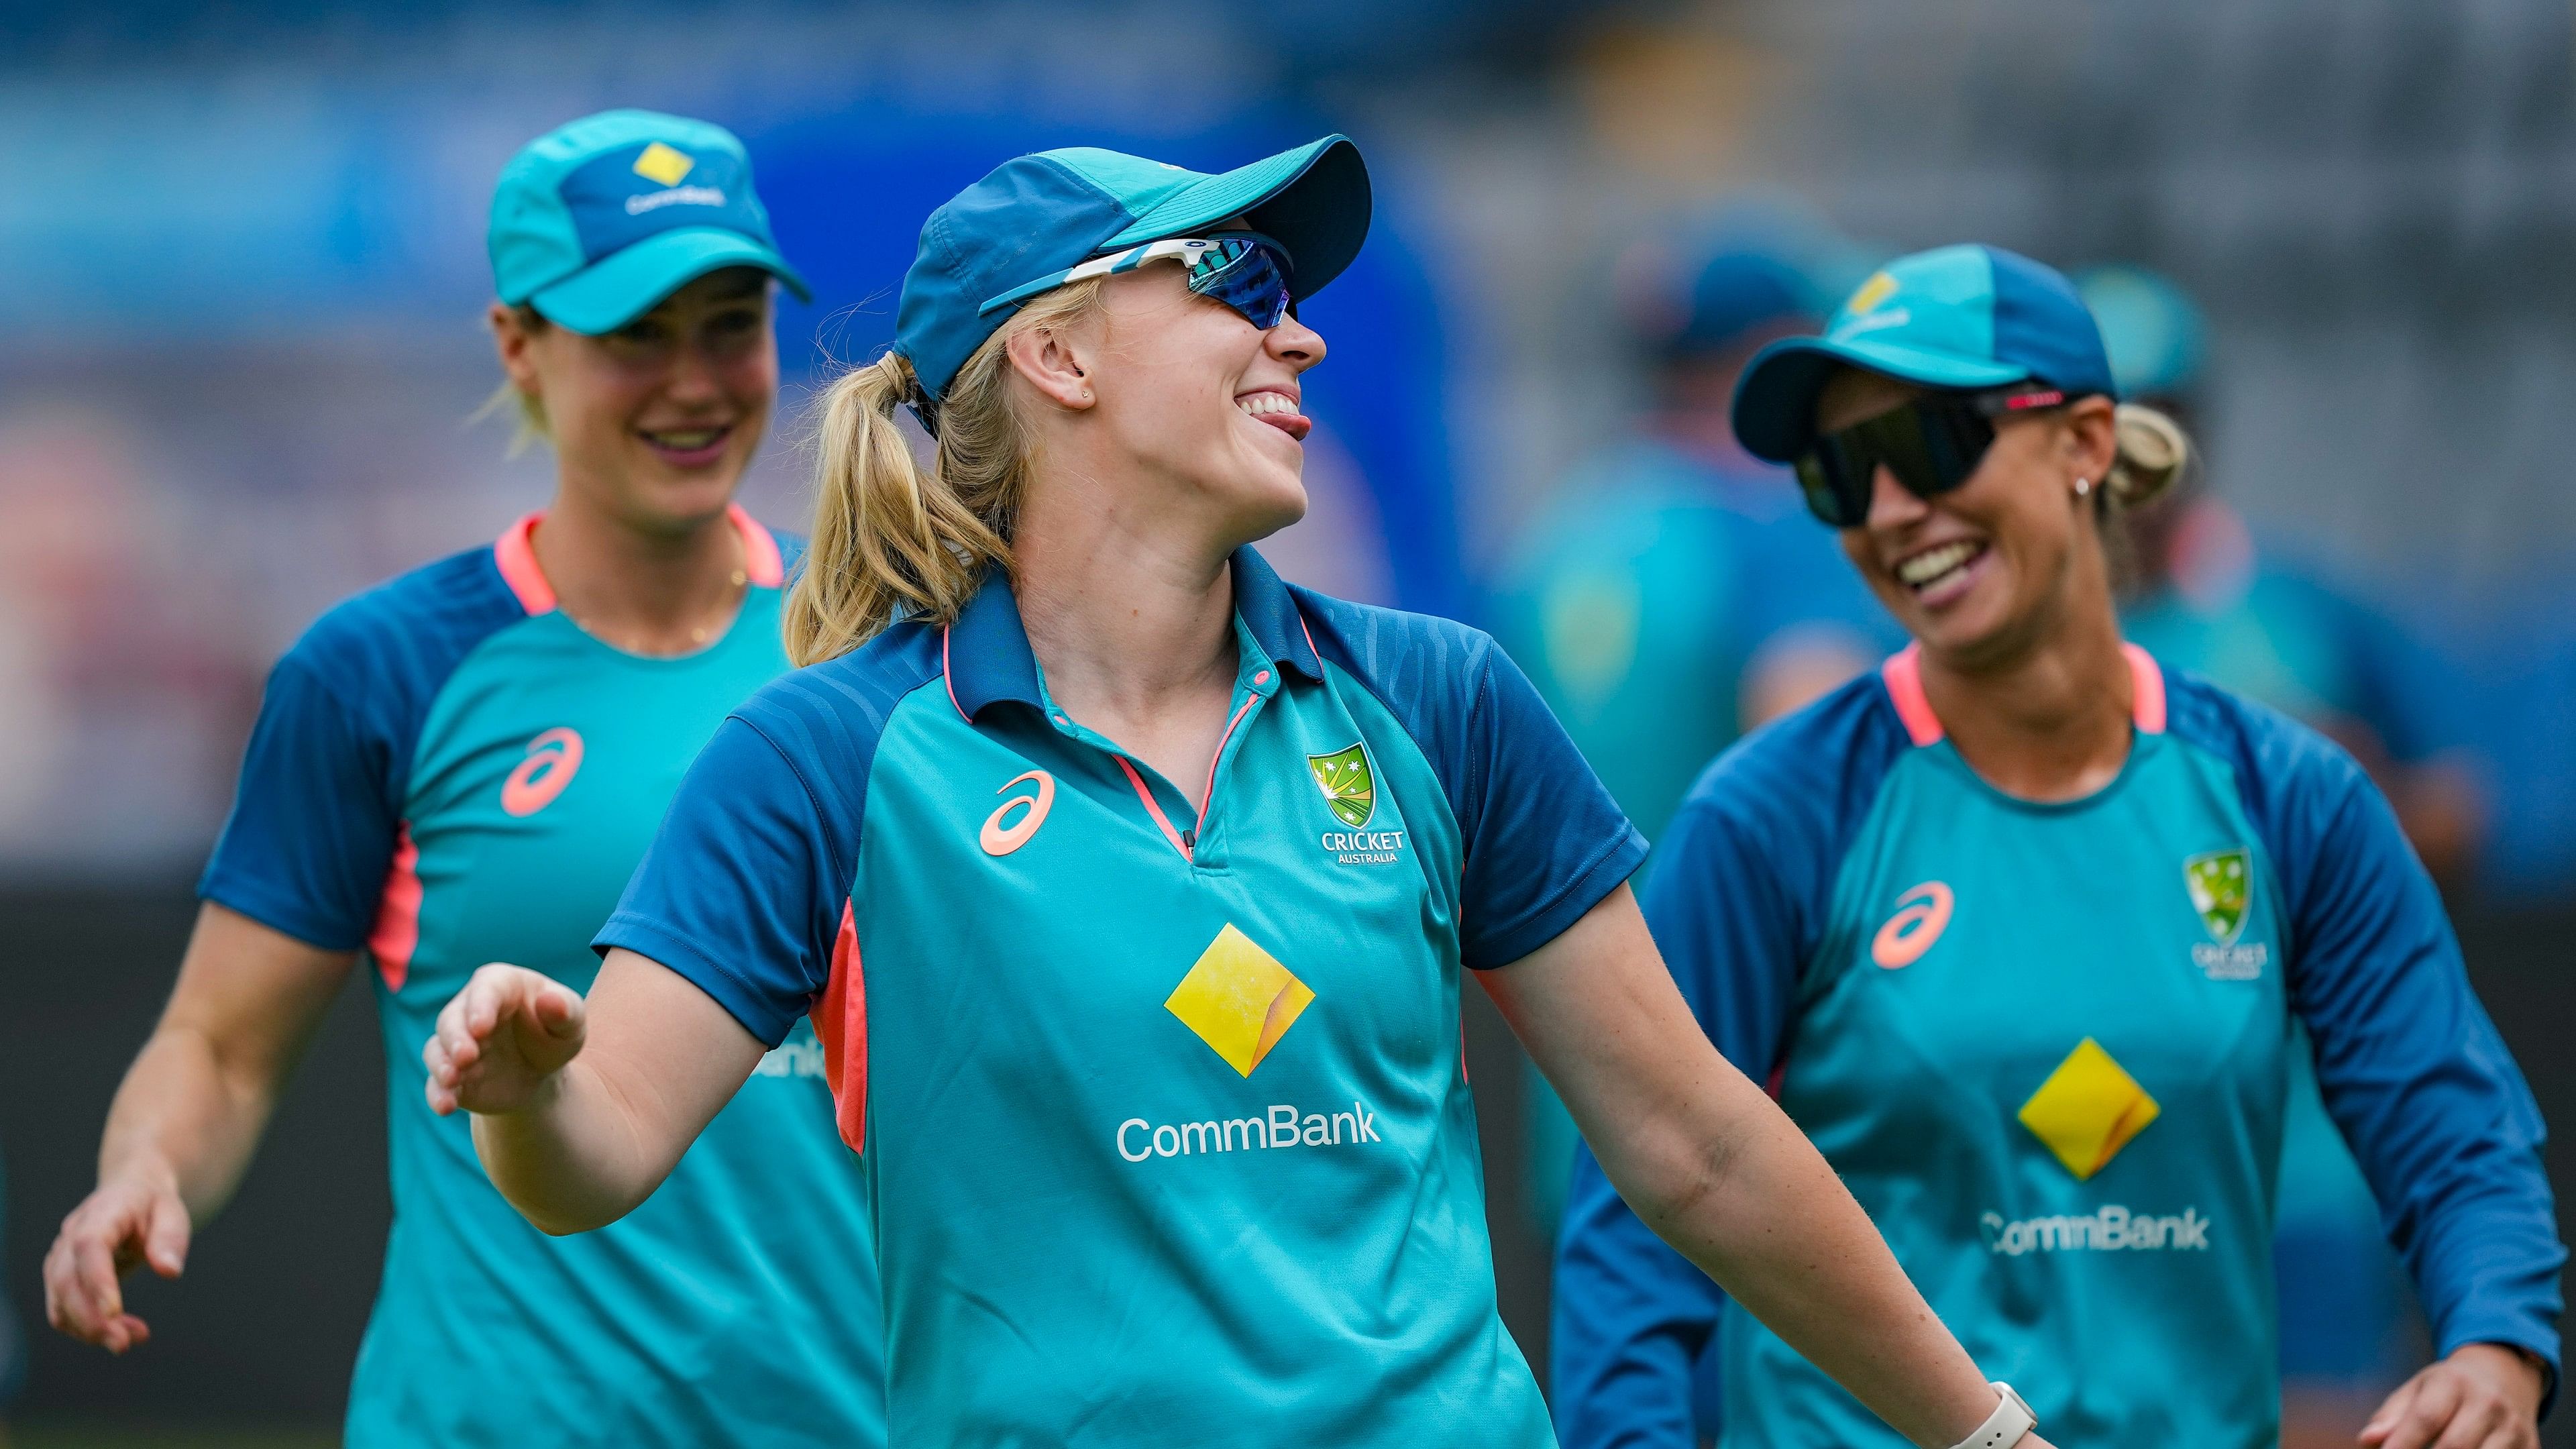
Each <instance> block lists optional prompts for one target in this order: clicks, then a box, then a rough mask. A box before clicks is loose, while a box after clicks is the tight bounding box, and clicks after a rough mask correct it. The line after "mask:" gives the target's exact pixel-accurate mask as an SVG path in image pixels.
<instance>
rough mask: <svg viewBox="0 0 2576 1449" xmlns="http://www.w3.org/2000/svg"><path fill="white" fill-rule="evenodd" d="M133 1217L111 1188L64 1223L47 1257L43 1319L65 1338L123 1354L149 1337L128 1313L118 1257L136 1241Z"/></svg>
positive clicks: (83, 1206)
mask: <svg viewBox="0 0 2576 1449" xmlns="http://www.w3.org/2000/svg"><path fill="white" fill-rule="evenodd" d="M136 1236H137V1235H136V1232H135V1228H134V1213H133V1212H132V1210H131V1209H129V1208H128V1207H126V1206H125V1205H124V1204H123V1203H121V1202H120V1201H118V1199H117V1196H116V1195H115V1194H114V1192H113V1191H112V1190H103V1191H102V1192H100V1193H94V1194H92V1195H91V1197H90V1200H89V1201H87V1202H84V1203H82V1204H81V1205H80V1206H79V1207H78V1208H75V1209H73V1210H72V1214H71V1216H69V1217H67V1218H65V1219H63V1228H62V1232H61V1234H60V1235H59V1236H57V1237H56V1238H55V1239H54V1245H53V1247H52V1248H51V1249H49V1250H47V1252H46V1254H45V1317H46V1321H48V1322H49V1323H51V1324H52V1325H53V1326H54V1328H55V1329H56V1330H57V1331H59V1332H61V1333H63V1334H64V1335H66V1336H68V1337H71V1338H76V1339H79V1340H80V1341H81V1342H83V1343H94V1344H97V1345H98V1346H99V1347H101V1348H104V1349H106V1350H108V1351H109V1352H110V1353H123V1352H125V1351H126V1350H127V1349H129V1348H132V1347H134V1346H135V1345H136V1344H139V1343H141V1342H143V1341H144V1340H145V1339H147V1338H149V1337H150V1336H151V1330H150V1329H148V1328H146V1327H145V1326H144V1324H143V1320H141V1319H139V1318H136V1317H135V1316H133V1315H132V1314H130V1313H127V1312H126V1311H125V1292H124V1289H123V1288H122V1286H120V1285H119V1284H118V1282H117V1259H118V1258H119V1256H121V1255H123V1254H125V1253H126V1252H127V1251H128V1250H129V1248H130V1247H131V1246H132V1245H133V1244H134V1242H135V1239H136Z"/></svg>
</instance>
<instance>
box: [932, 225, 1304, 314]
mask: <svg viewBox="0 0 2576 1449" xmlns="http://www.w3.org/2000/svg"><path fill="white" fill-rule="evenodd" d="M1167 258H1168V259H1170V260H1174V261H1178V262H1180V263H1181V264H1182V265H1183V266H1184V267H1186V268H1188V270H1189V288H1190V290H1191V291H1193V292H1195V293H1197V294H1198V295H1200V296H1202V297H1207V298H1211V299H1213V300H1215V301H1219V302H1223V303H1224V304H1225V305H1227V306H1228V307H1231V308H1233V309H1234V311H1235V314H1236V315H1237V316H1240V317H1241V318H1243V320H1244V321H1246V322H1249V323H1251V324H1252V325H1253V326H1255V327H1258V328H1260V329H1261V330H1262V331H1264V332H1267V331H1269V330H1270V329H1271V328H1273V327H1276V326H1278V325H1279V323H1280V321H1281V319H1283V318H1286V317H1290V316H1293V315H1295V313H1296V310H1297V301H1296V298H1295V297H1294V296H1292V295H1291V294H1290V292H1289V290H1288V278H1289V276H1290V274H1291V273H1292V272H1293V271H1294V270H1295V268H1294V267H1293V266H1292V264H1291V263H1290V262H1289V259H1288V249H1287V248H1286V247H1283V246H1281V245H1280V244H1279V243H1277V242H1275V241H1272V240H1271V239H1270V238H1268V237H1266V236H1263V235H1261V234H1260V233H1259V232H1250V231H1228V232H1218V233H1216V234H1215V235H1213V236H1204V237H1166V238H1165V239H1163V240H1161V241H1153V242H1147V243H1145V244H1144V245H1143V246H1138V247H1129V248H1128V249H1127V250H1125V251H1123V252H1113V253H1111V254H1110V255H1108V256H1105V257H1093V258H1092V259H1091V260H1089V261H1087V262H1082V263H1079V264H1077V265H1075V266H1070V267H1067V268H1065V269H1064V270H1063V271H1061V272H1056V273H1053V274H1051V275H1049V276H1044V277H1040V278H1038V279H1037V280H1036V281H1034V282H1029V283H1026V284H1025V285H1022V286H1017V287H1013V288H1012V289H1011V290H1009V291H1007V292H1004V293H1003V294H1002V295H1000V296H998V297H995V298H993V299H992V300H990V301H988V302H986V303H985V304H984V305H983V306H982V307H980V308H977V309H976V310H977V312H978V313H979V314H980V313H990V312H994V311H998V310H1000V309H1001V308H1004V307H1008V306H1010V305H1012V304H1013V303H1015V302H1025V301H1027V300H1028V299H1029V298H1031V297H1034V296H1036V295H1037V294H1038V293H1040V292H1048V291H1053V290H1054V289H1056V288H1058V287H1061V286H1064V285H1065V284H1067V283H1069V282H1079V281H1081V280H1083V279H1084V278H1086V277H1107V276H1115V275H1116V274H1118V273H1120V272H1132V271H1134V270H1136V269H1137V268H1138V267H1141V266H1143V265H1145V264H1146V263H1147V262H1155V261H1162V260H1165V259H1167Z"/></svg>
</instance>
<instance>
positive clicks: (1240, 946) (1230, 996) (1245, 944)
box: [1163, 924, 1315, 1077]
mask: <svg viewBox="0 0 2576 1449" xmlns="http://www.w3.org/2000/svg"><path fill="white" fill-rule="evenodd" d="M1314 999H1315V993H1314V991H1313V990H1312V989H1310V988H1309V987H1308V986H1307V985H1306V983H1305V982H1303V981H1300V980H1298V979H1297V977H1296V975H1295V974H1294V973H1293V972H1291V971H1290V970H1289V969H1288V968H1287V967H1285V966H1282V965H1280V964H1279V958H1277V957H1276V956H1273V955H1271V954H1270V953H1269V952H1267V951H1264V950H1262V949H1261V948H1260V947H1259V946H1256V945H1254V944H1253V942H1252V938H1251V937H1249V936H1247V935H1245V934H1243V933H1242V932H1241V931H1238V930H1236V929H1235V928H1234V927H1233V925H1232V924H1228V925H1227V926H1226V928H1225V929H1224V930H1222V931H1219V932H1217V933H1216V939H1215V940H1213V941H1210V942H1209V943H1208V948H1207V949H1206V950H1205V951H1202V952H1200V953H1199V959H1198V961H1197V962H1196V963H1195V964H1193V965H1192V966H1191V967H1190V971H1189V974H1188V975H1186V976H1184V977H1182V978H1181V984H1180V985H1178V986H1175V987H1173V988H1172V994H1171V995H1170V996H1169V997H1167V998H1165V1000H1164V1002H1163V1009H1164V1010H1166V1011H1169V1012H1170V1013H1171V1014H1172V1015H1174V1016H1177V1017H1179V1018H1180V1019H1181V1024H1182V1025H1184V1026H1186V1027H1188V1028H1189V1029H1190V1030H1192V1031H1194V1032H1197V1033H1198V1034H1199V1040H1201V1041H1203V1042H1206V1043H1207V1044H1208V1045H1209V1046H1210V1047H1212V1048H1214V1049H1215V1051H1216V1054H1217V1055H1218V1056H1221V1057H1223V1058H1225V1061H1226V1065H1227V1066H1230V1067H1232V1068H1234V1069H1235V1070H1236V1071H1238V1072H1241V1073H1242V1074H1243V1075H1245V1076H1247V1077H1248V1076H1251V1075H1252V1069H1253V1068H1254V1067H1257V1066H1259V1065H1261V1059H1262V1058H1263V1057H1266V1056H1268V1055H1270V1049H1271V1048H1272V1047H1275V1046H1277V1045H1279V1039H1280V1038H1281V1037H1283V1036H1286V1035H1287V1034H1288V1028H1290V1027H1292V1026H1294V1025H1296V1024H1297V1016H1298V1014H1299V1013H1300V1012H1303V1011H1304V1010H1305V1009H1306V1007H1307V1006H1308V1004H1310V1003H1311V1002H1313V1001H1314Z"/></svg>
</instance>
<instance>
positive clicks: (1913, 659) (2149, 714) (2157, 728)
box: [1878, 644, 2165, 748]
mask: <svg viewBox="0 0 2576 1449" xmlns="http://www.w3.org/2000/svg"><path fill="white" fill-rule="evenodd" d="M2120 653H2121V654H2122V656H2123V657H2125V658H2126V659H2127V660H2128V661H2129V684H2130V695H2131V699H2130V704H2129V718H2130V721H2131V723H2133V724H2135V725H2136V726H2137V728H2138V733H2140V734H2142V735H2160V734H2163V733H2164V732H2165V673H2164V670H2163V669H2162V668H2160V667H2159V666H2158V665H2157V664H2156V660H2155V656H2154V655H2152V654H2149V653H2148V652H2147V651H2146V650H2144V649H2141V648H2139V647H2138V646H2137V645H2135V644H2122V645H2121V646H2120ZM1878 675H1879V678H1880V679H1881V680H1882V681H1884V682H1885V683H1886V685H1887V699H1888V703H1890V704H1892V705H1894V706H1896V717H1897V718H1898V719H1899V720H1901V721H1903V722H1904V725H1905V736H1906V738H1907V739H1910V740H1912V741H1913V742H1914V743H1915V745H1916V746H1917V747H1918V748H1919V747H1921V746H1924V745H1937V744H1939V743H1941V740H1942V737H1943V735H1944V734H1945V733H1946V732H1945V731H1944V730H1943V729H1942V728H1941V717H1940V716H1939V715H1936V714H1934V713H1933V712H1932V701H1931V699H1930V698H1929V697H1928V696H1926V695H1925V694H1924V692H1923V646H1922V645H1920V644H1908V645H1906V646H1905V647H1904V648H1903V649H1900V650H1898V651H1897V652H1896V653H1894V654H1891V655H1889V656H1888V658H1887V662H1886V663H1884V664H1882V665H1880V666H1879V667H1878Z"/></svg>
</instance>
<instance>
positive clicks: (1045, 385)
mask: <svg viewBox="0 0 2576 1449" xmlns="http://www.w3.org/2000/svg"><path fill="white" fill-rule="evenodd" d="M1003 346H1004V350H1005V351H1007V352H1008V353H1009V354H1010V358H1011V367H1012V369H1013V370H1014V371H1016V372H1018V373H1019V375H1020V379H1021V380H1022V381H1023V382H1026V383H1027V384H1028V385H1029V386H1031V387H1033V388H1035V389H1037V391H1038V394H1039V395H1040V396H1042V397H1044V398H1045V399H1046V400H1047V401H1049V402H1052V403H1054V404H1055V405H1056V406H1057V407H1060V408H1063V409H1065V410H1066V411H1068V412H1083V411H1086V410H1087V409H1089V408H1090V407H1091V405H1092V403H1093V401H1094V398H1093V395H1092V387H1091V377H1090V373H1089V369H1088V368H1087V366H1086V365H1085V363H1086V359H1085V356H1084V354H1085V353H1086V352H1087V351H1088V350H1089V349H1088V348H1085V347H1081V346H1079V345H1077V344H1076V343H1075V342H1074V340H1073V339H1072V338H1070V337H1068V336H1066V335H1065V334H1064V333H1063V332H1061V331H1059V330H1058V329H1056V328H1053V327H1031V328H1029V329H1027V330H1025V331H1022V332H1020V333H1017V334H1015V335H1014V336H1012V337H1011V339H1010V340H1009V341H1008V342H1006V343H1005V344H1003Z"/></svg>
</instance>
